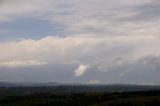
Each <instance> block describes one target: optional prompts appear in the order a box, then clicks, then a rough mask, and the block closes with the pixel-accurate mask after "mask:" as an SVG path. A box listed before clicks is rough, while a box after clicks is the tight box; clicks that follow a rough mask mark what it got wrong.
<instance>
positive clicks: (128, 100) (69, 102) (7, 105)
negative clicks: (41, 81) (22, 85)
mask: <svg viewBox="0 0 160 106" xmlns="http://www.w3.org/2000/svg"><path fill="white" fill-rule="evenodd" d="M0 106H160V91H141V92H123V93H118V92H117V93H116V92H114V93H108V92H88V93H87V92H86V93H65V94H54V93H33V94H28V95H23V96H8V97H5V98H2V99H0Z"/></svg>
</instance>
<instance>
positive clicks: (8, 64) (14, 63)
mask: <svg viewBox="0 0 160 106" xmlns="http://www.w3.org/2000/svg"><path fill="white" fill-rule="evenodd" d="M45 64H47V63H45V62H41V61H37V60H26V61H8V62H1V63H0V67H10V68H16V67H29V66H39V65H45Z"/></svg>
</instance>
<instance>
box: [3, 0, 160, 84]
mask: <svg viewBox="0 0 160 106" xmlns="http://www.w3.org/2000/svg"><path fill="white" fill-rule="evenodd" d="M159 10H160V2H159V1H158V0H118V1H117V0H112V1H111V0H101V1H100V0H85V1H82V0H67V1H66V0H45V1H44V0H34V1H33V0H27V1H26V0H14V1H10V0H1V1H0V36H1V37H2V41H3V36H9V37H7V38H14V39H20V40H10V39H8V40H7V41H3V42H2V41H0V55H1V56H0V75H1V76H0V80H6V81H8V80H10V79H9V78H12V79H11V80H14V78H15V77H16V76H21V75H19V74H20V73H22V72H25V73H28V72H26V70H28V69H26V68H29V69H30V71H29V72H31V73H34V71H35V70H41V71H40V72H41V73H43V74H41V75H40V76H41V78H39V79H43V75H45V74H46V76H50V75H51V73H52V72H53V73H54V75H53V76H55V77H54V78H55V79H54V80H56V79H57V80H60V79H59V78H61V79H63V78H65V80H67V79H68V80H67V81H68V82H73V81H77V82H79V81H80V82H88V83H99V82H101V83H107V81H108V83H114V82H118V81H120V82H126V83H134V82H135V83H141V84H142V83H156V84H159V81H158V80H159V78H158V76H157V75H159V74H160V73H159V71H158V70H159V63H160V59H159V56H160V50H159V45H160V36H159V35H160V31H159V28H160V20H159V18H160V15H159V12H160V11H159ZM20 20H21V21H20ZM35 21H36V22H35ZM22 22H23V26H21V25H22V24H20V23H22ZM25 22H26V23H25ZM34 22H35V23H36V24H34ZM43 22H44V23H43ZM7 23H10V24H7ZM27 23H30V24H29V25H28V24H27ZM37 23H38V24H37ZM13 24H14V25H13ZM11 25H13V26H11ZM27 25H28V26H27ZM41 25H46V28H43V27H39V26H41ZM9 26H10V27H9ZM30 26H32V27H31V29H32V28H33V30H34V31H33V30H25V31H24V32H23V30H22V29H21V27H23V29H28V28H30ZM15 27H17V28H15ZM14 28H15V29H16V30H12V29H14ZM49 28H50V30H52V28H53V29H54V30H55V31H53V32H56V33H57V35H56V34H55V33H53V32H52V31H50V32H49V30H46V29H49ZM17 29H18V30H20V31H21V30H22V32H21V33H20V35H19V36H18V35H14V34H17V33H16V31H17ZM14 31H15V33H13V32H14ZM29 32H31V33H32V32H34V34H35V35H27V34H29ZM42 32H43V34H44V35H42V34H40V33H42ZM58 33H60V35H58ZM21 34H22V35H21ZM32 34H33V33H32ZM45 34H46V35H45ZM47 34H50V35H47ZM21 36H22V38H23V39H21ZM51 66H54V68H53V67H51ZM37 67H41V68H42V69H43V71H44V70H45V71H44V72H43V71H42V69H40V68H37ZM63 67H67V68H66V69H64V68H63ZM88 67H89V68H88ZM4 70H6V71H4ZM9 70H12V73H11V72H10V71H9ZM16 70H21V71H22V72H20V71H18V72H17V71H16ZM56 70H59V71H56ZM65 70H67V71H65ZM86 71H87V72H86ZM14 72H15V73H14ZM31 73H29V74H28V76H29V75H31ZM22 74H24V73H22ZM14 75H15V76H14ZM25 75H26V76H25ZM61 75H62V76H61ZM5 76H9V77H7V78H6V77H5ZM34 76H36V74H34ZM34 76H32V78H33V79H34V78H35V77H34ZM57 76H59V77H57ZM60 76H61V77H60ZM75 76H76V77H75ZM23 78H24V81H25V80H27V78H28V77H27V74H24V76H23V77H20V78H19V79H16V80H20V79H23ZM47 78H48V79H47ZM52 78H53V77H52V76H50V77H45V78H44V80H53V79H52ZM148 78H149V79H148ZM28 79H30V78H28ZM93 79H94V80H93ZM37 80H38V79H37ZM105 81H106V82H105Z"/></svg>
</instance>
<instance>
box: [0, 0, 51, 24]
mask: <svg viewBox="0 0 160 106" xmlns="http://www.w3.org/2000/svg"><path fill="white" fill-rule="evenodd" d="M52 6H53V0H45V1H44V0H14V1H11V0H1V2H0V13H1V14H0V22H5V21H9V20H12V19H15V17H17V16H29V17H34V16H41V15H43V14H47V13H48V12H49V11H51V10H52Z"/></svg>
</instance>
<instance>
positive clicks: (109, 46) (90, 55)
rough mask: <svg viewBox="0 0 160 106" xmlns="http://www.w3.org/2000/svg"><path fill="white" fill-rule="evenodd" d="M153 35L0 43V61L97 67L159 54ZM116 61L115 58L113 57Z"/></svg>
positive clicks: (51, 38) (47, 38)
mask: <svg viewBox="0 0 160 106" xmlns="http://www.w3.org/2000/svg"><path fill="white" fill-rule="evenodd" d="M159 42H160V41H159V37H157V36H127V37H124V36H119V37H105V38H93V37H88V38H87V37H85V38H82V37H51V36H50V37H44V38H42V39H39V40H32V39H26V40H21V41H15V42H3V43H0V53H1V57H0V63H4V62H8V61H9V62H10V61H24V60H39V61H42V62H46V63H49V64H54V63H59V64H80V63H84V64H88V65H89V66H96V67H100V69H103V68H106V67H110V66H114V65H115V64H117V65H121V64H122V63H123V62H124V61H126V62H127V61H134V60H137V59H139V58H141V57H144V56H147V55H156V56H158V55H160V50H159V46H158V45H160V44H159ZM117 58H119V59H120V60H119V59H118V61H116V59H117Z"/></svg>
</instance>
